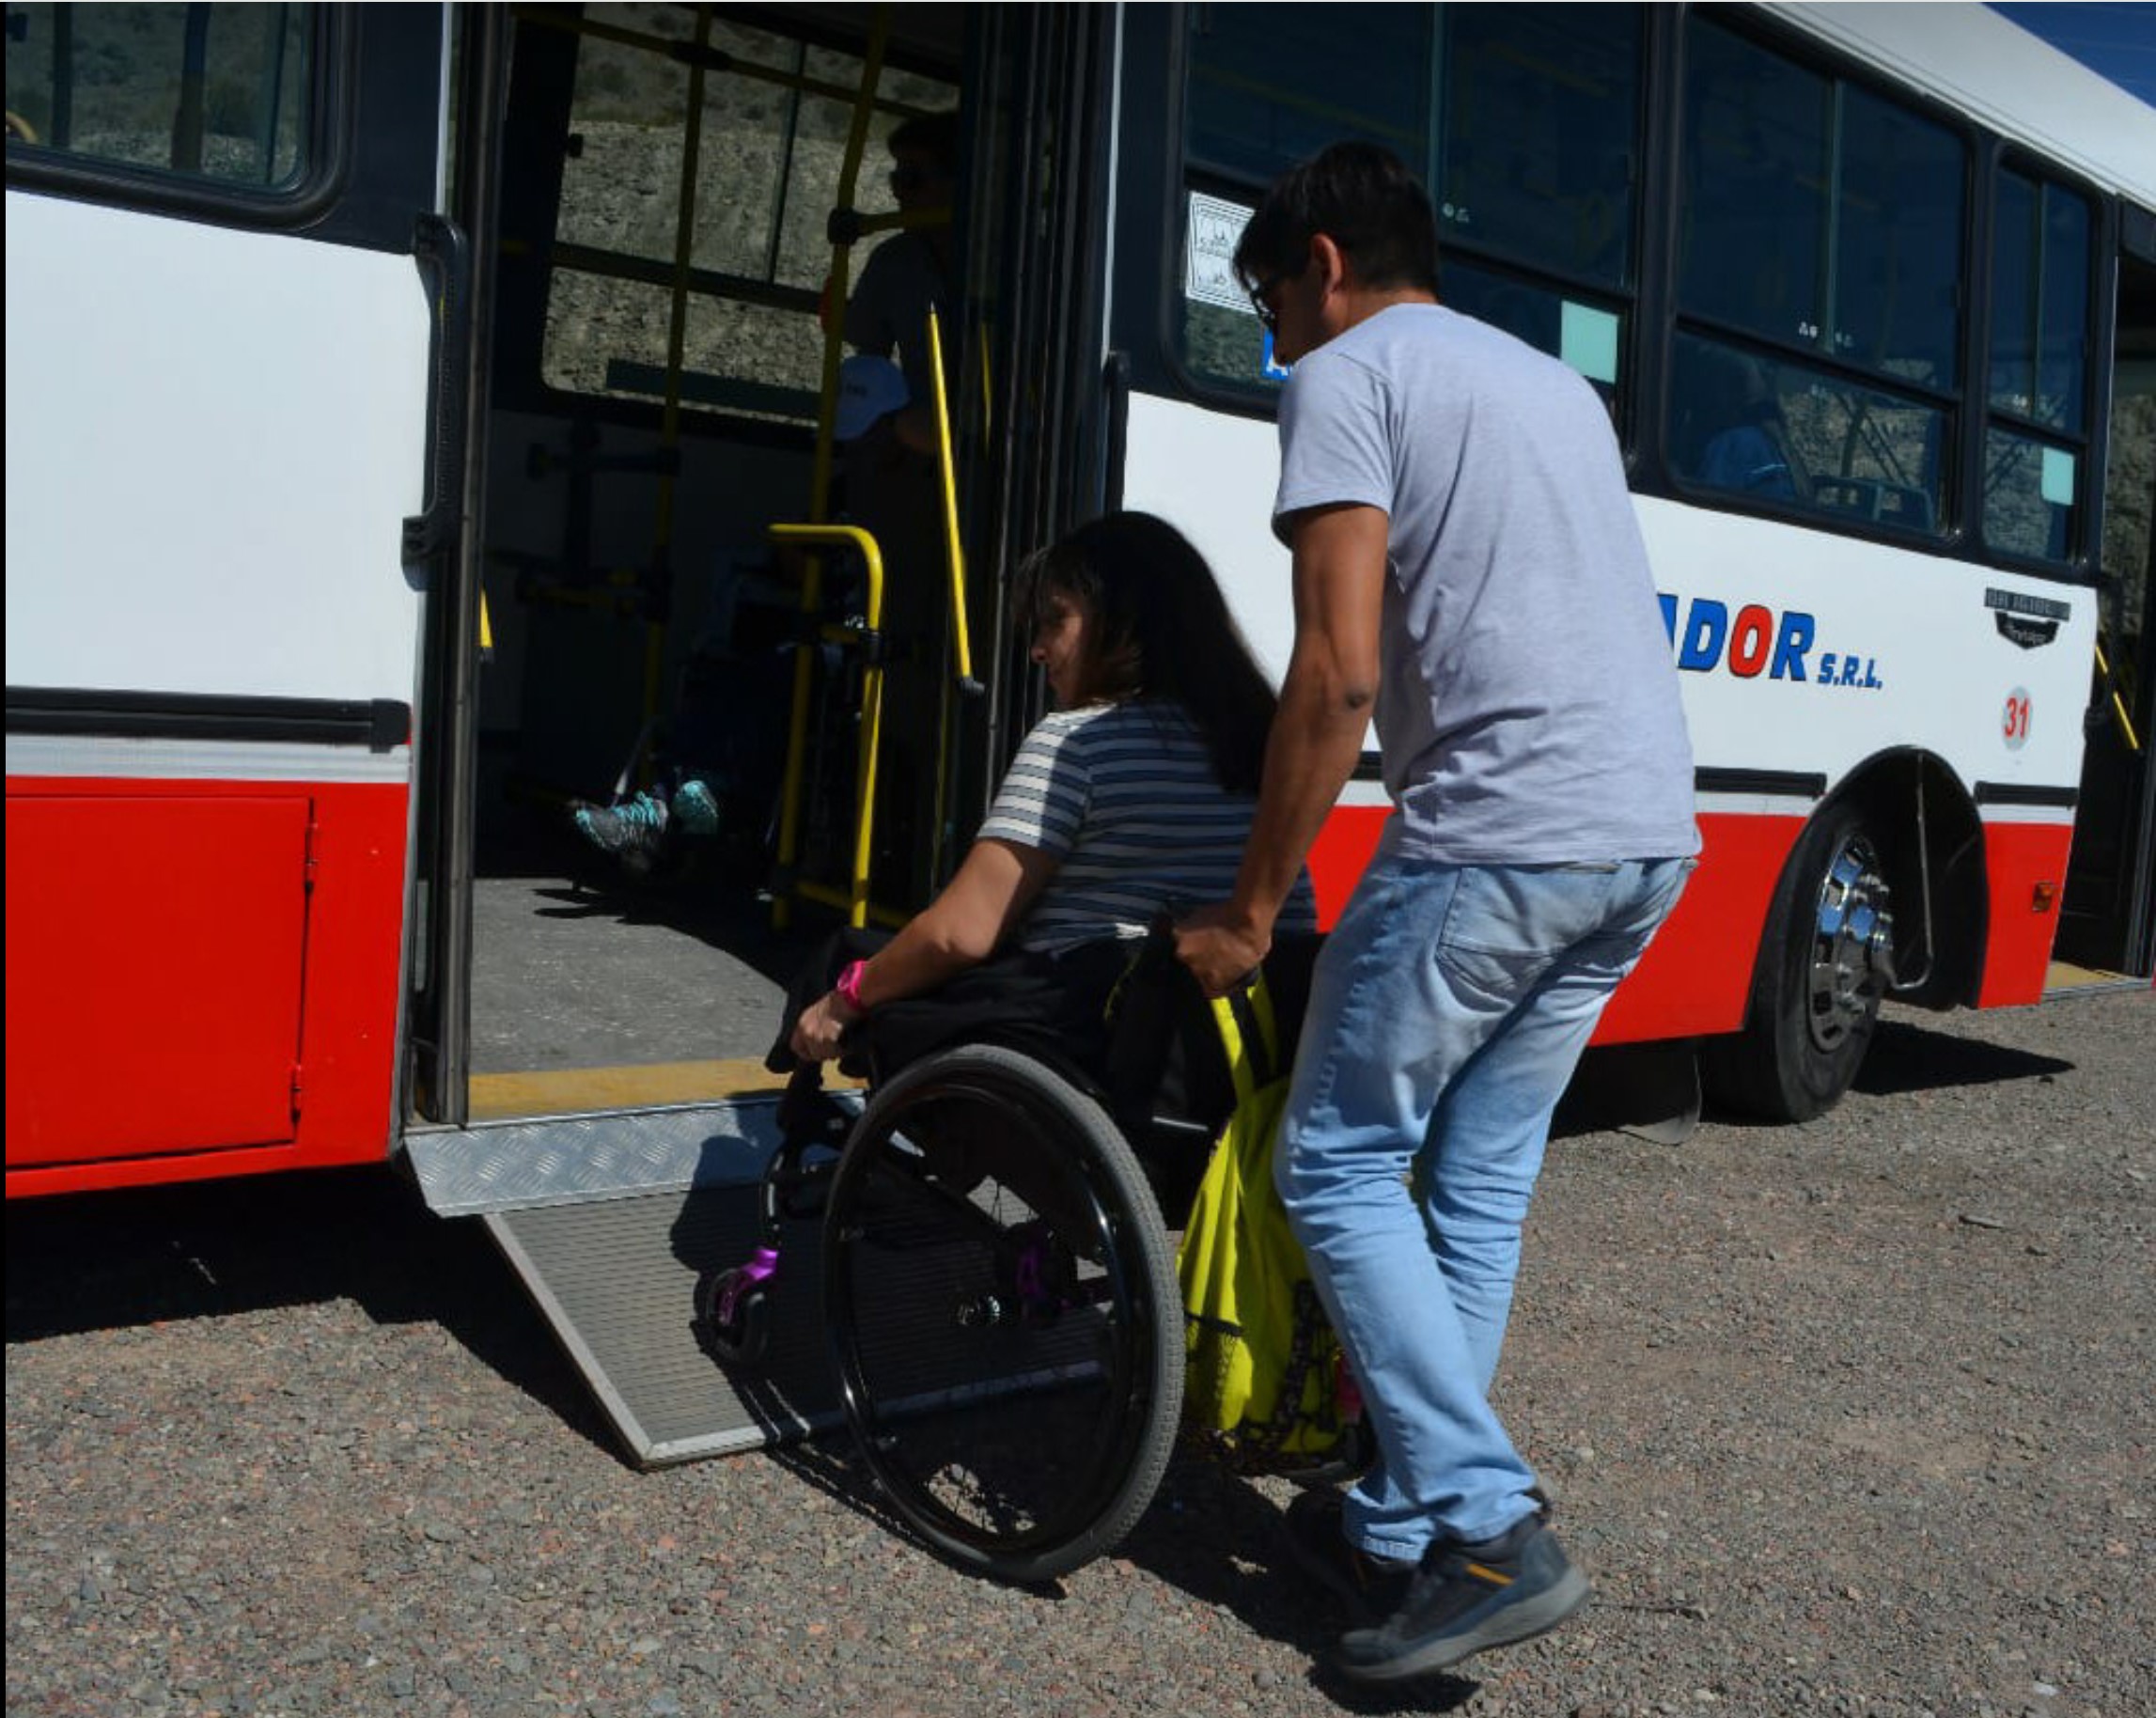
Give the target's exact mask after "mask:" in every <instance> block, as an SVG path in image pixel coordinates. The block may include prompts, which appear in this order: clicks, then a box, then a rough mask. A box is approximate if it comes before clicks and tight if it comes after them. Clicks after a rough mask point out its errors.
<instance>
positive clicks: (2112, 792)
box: [2055, 213, 2156, 978]
mask: <svg viewBox="0 0 2156 1718" xmlns="http://www.w3.org/2000/svg"><path fill="white" fill-rule="evenodd" d="M2139 228H2140V233H2139V237H2140V240H2141V243H2140V244H2139V245H2136V244H2135V242H2134V234H2133V231H2132V230H2131V229H2130V231H2129V235H2128V248H2127V250H2126V252H2125V253H2124V254H2123V255H2121V257H2120V258H2119V272H2118V313H2117V314H2118V321H2117V366H2116V368H2115V370H2114V372H2113V378H2112V398H2111V421H2110V451H2109V456H2108V459H2107V461H2106V465H2105V477H2104V492H2103V521H2104V523H2103V543H2102V547H2101V579H2102V583H2101V589H2100V592H2099V603H2100V607H2099V611H2098V628H2099V631H2098V649H2099V651H2100V653H2101V654H2100V658H2099V661H2098V664H2097V678H2096V688H2095V696H2094V699H2093V701H2092V703H2091V706H2090V709H2089V717H2088V720H2089V731H2088V747H2087V751H2086V754H2085V756H2084V758H2083V764H2082V775H2081V798H2080V804H2079V807H2078V809H2077V812H2076V816H2075V819H2074V836H2073V858H2072V863H2071V865H2070V867H2069V870H2068V874H2067V886H2066V896H2065V900H2064V903H2063V906H2062V915H2061V918H2060V922H2059V933H2058V942H2057V946H2056V950H2055V958H2056V960H2057V961H2060V962H2061V963H2063V964H2064V965H2065V966H2068V967H2070V968H2077V969H2080V970H2081V971H2083V972H2086V973H2088V974H2090V975H2092V976H2094V975H2124V976H2132V977H2136V978H2147V977H2148V976H2150V974H2151V972H2156V770H2151V768H2150V767H2149V754H2150V746H2151V744H2152V743H2156V738H2152V732H2151V730H2152V729H2156V641H2152V639H2151V635H2150V631H2149V611H2150V608H2151V605H2152V601H2151V600H2152V598H2156V561H2152V560H2151V554H2152V550H2151V544H2152V542H2156V533H2152V532H2151V530H2150V516H2151V513H2152V512H2156V219H2152V218H2151V217H2149V216H2148V215H2147V214H2146V213H2141V214H2140V215H2139ZM2137 250H2138V251H2140V252H2141V253H2142V254H2138V255H2137V254H2135V253H2136V251H2137Z"/></svg>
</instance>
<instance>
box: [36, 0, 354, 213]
mask: <svg viewBox="0 0 2156 1718" xmlns="http://www.w3.org/2000/svg"><path fill="white" fill-rule="evenodd" d="M317 11H318V8H314V7H306V6H10V7H9V8H8V151H9V153H10V154H12V153H13V152H14V151H15V150H16V149H17V148H22V147H25V146H28V147H34V148H39V149H40V150H49V151H52V152H53V153H54V154H55V155H58V156H61V157H72V158H74V159H76V160H79V161H82V162H84V163H86V164H97V165H100V166H118V167H125V168H130V169H139V170H142V171H145V172H149V173H154V174H158V175H161V176H163V175H174V176H179V177H181V178H185V179H193V180H208V181H211V182H212V183H216V184H221V185H227V186H232V187H246V188H250V189H254V190H260V191H277V192H289V191H293V190H296V189H297V188H298V187H299V186H300V184H301V183H302V182H303V181H304V180H305V178H306V175H307V170H308V167H309V165H310V156H309V149H308V143H309V127H310V124H311V118H312V116H311V114H310V108H309V95H310V91H311V88H312V84H311V79H310V69H311V66H312V63H313V56H314V26H313V20H314V18H315V16H316V14H317Z"/></svg>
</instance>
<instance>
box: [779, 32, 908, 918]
mask: <svg viewBox="0 0 2156 1718" xmlns="http://www.w3.org/2000/svg"><path fill="white" fill-rule="evenodd" d="M890 14H891V8H889V6H887V5H886V6H879V7H878V8H876V22H875V24H874V26H873V27H872V28H871V29H870V30H869V32H868V50H867V55H865V56H864V57H863V59H862V61H861V93H860V95H859V96H858V97H857V98H856V99H855V101H854V103H853V123H852V125H851V128H850V129H849V130H848V132H847V133H846V159H845V161H844V163H843V164H841V165H840V167H839V172H838V207H839V208H840V209H845V210H851V208H852V207H853V193H854V188H855V186H856V185H857V184H858V183H859V182H860V178H861V157H862V154H863V152H864V151H865V150H866V149H867V146H868V117H869V113H870V110H871V103H872V98H873V97H874V95H875V93H876V86H877V84H878V83H879V82H880V81H881V80H882V78H883V41H884V38H885V36H886V34H887V33H888V31H889V29H890V25H891V16H890ZM852 251H853V246H852V242H851V240H849V239H844V238H841V239H839V240H838V241H837V242H836V243H834V244H833V245H832V247H831V278H830V283H829V284H828V286H826V288H825V289H824V290H825V292H826V293H827V294H828V297H827V298H826V300H825V302H824V316H825V319H826V321H825V327H824V330H823V393H822V406H821V409H820V411H819V412H818V413H817V421H816V464H815V468H814V471H813V473H812V474H811V476H810V479H809V491H808V517H809V521H810V523H811V524H812V526H820V525H821V524H822V523H823V522H824V520H825V518H826V517H828V514H829V510H830V507H831V449H832V442H833V430H834V427H835V426H834V416H835V414H836V407H837V403H838V365H839V355H840V347H841V344H842V342H843V341H844V338H845V332H846V298H847V292H848V289H849V285H850V283H849V281H848V278H847V275H848V271H849V267H850V265H851V261H852ZM773 535H774V536H776V535H777V528H776V527H774V529H773ZM873 546H874V545H873V544H872V543H871V545H870V547H871V549H872V548H873ZM872 576H873V578H874V581H875V591H874V595H875V597H877V598H880V597H881V595H882V581H883V565H882V561H881V558H880V557H879V559H878V561H877V563H876V569H875V572H874V574H873V575H872ZM822 602H823V564H822V562H821V560H820V558H819V557H818V556H816V555H815V554H810V555H809V557H808V562H807V565H806V566H805V567H804V568H803V569H802V575H801V612H802V619H803V631H804V632H805V633H806V632H808V631H810V630H811V629H810V626H809V622H810V620H811V617H814V616H815V615H816V614H817V613H818V612H819V610H820V608H821V606H822ZM868 624H869V626H870V627H871V628H873V627H875V626H876V625H877V620H876V617H874V616H873V615H871V617H869V621H868ZM813 654H814V652H813V651H812V650H811V648H809V646H808V644H807V642H806V640H804V643H803V648H801V650H800V651H799V652H797V653H796V655H795V656H794V659H793V711H792V715H791V717H790V718H789V721H788V724H787V737H786V773H785V776H784V778H783V780H782V782H781V784H780V788H779V808H778V875H779V886H778V887H777V888H776V889H774V890H773V893H772V904H771V922H772V924H773V926H774V927H776V928H777V929H781V930H784V929H786V928H787V926H788V925H789V924H790V923H791V922H792V919H793V902H792V900H791V898H790V897H791V894H792V891H793V887H794V884H793V881H792V870H793V867H794V863H795V861H796V860H798V859H799V858H800V856H801V789H802V773H803V772H804V770H805V768H806V767H807V756H808V704H809V695H810V692H811V690H812V683H811V682H812V676H813V674H814V672H815V665H814V663H813V662H812V660H811V658H812V656H813ZM872 672H873V673H874V674H875V677H876V688H877V697H878V700H879V702H880V701H881V698H882V695H883V672H882V670H881V668H876V669H873V670H872ZM870 726H871V725H870V723H869V722H868V721H867V717H866V713H864V718H863V721H862V731H863V733H864V734H866V733H867V732H868V730H869V728H870ZM865 828H866V823H864V832H857V833H856V839H855V845H856V846H858V845H860V843H861V842H862V841H865V840H866V839H867V836H866V833H865Z"/></svg>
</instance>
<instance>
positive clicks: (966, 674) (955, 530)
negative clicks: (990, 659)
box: [929, 308, 980, 693]
mask: <svg viewBox="0 0 2156 1718" xmlns="http://www.w3.org/2000/svg"><path fill="white" fill-rule="evenodd" d="M929 378H930V392H931V393H933V394H934V395H935V397H936V469H937V475H938V476H940V477H941V478H942V479H943V491H944V545H945V552H946V554H947V556H948V560H949V564H950V570H951V642H952V647H953V648H954V649H955V650H956V651H957V653H958V670H959V685H960V686H961V688H962V689H963V690H965V691H967V692H969V693H977V692H978V691H979V690H980V682H979V681H978V680H976V679H974V677H973V648H972V647H971V645H969V644H968V643H967V636H966V562H965V550H964V548H963V547H962V546H961V543H960V541H959V481H958V468H957V465H956V462H955V461H954V460H953V458H952V455H951V409H950V401H949V398H948V396H947V394H946V393H945V385H944V336H943V332H942V330H941V329H940V328H939V327H938V326H937V321H936V313H935V311H934V309H933V308H931V309H930V311H929Z"/></svg>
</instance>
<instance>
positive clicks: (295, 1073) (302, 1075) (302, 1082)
mask: <svg viewBox="0 0 2156 1718" xmlns="http://www.w3.org/2000/svg"><path fill="white" fill-rule="evenodd" d="M305 1091H306V1070H305V1067H304V1066H303V1065H302V1064H301V1063H298V1062H294V1063H293V1064H292V1119H293V1120H294V1121H297V1120H299V1118H300V1100H301V1099H302V1097H304V1096H305Z"/></svg>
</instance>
